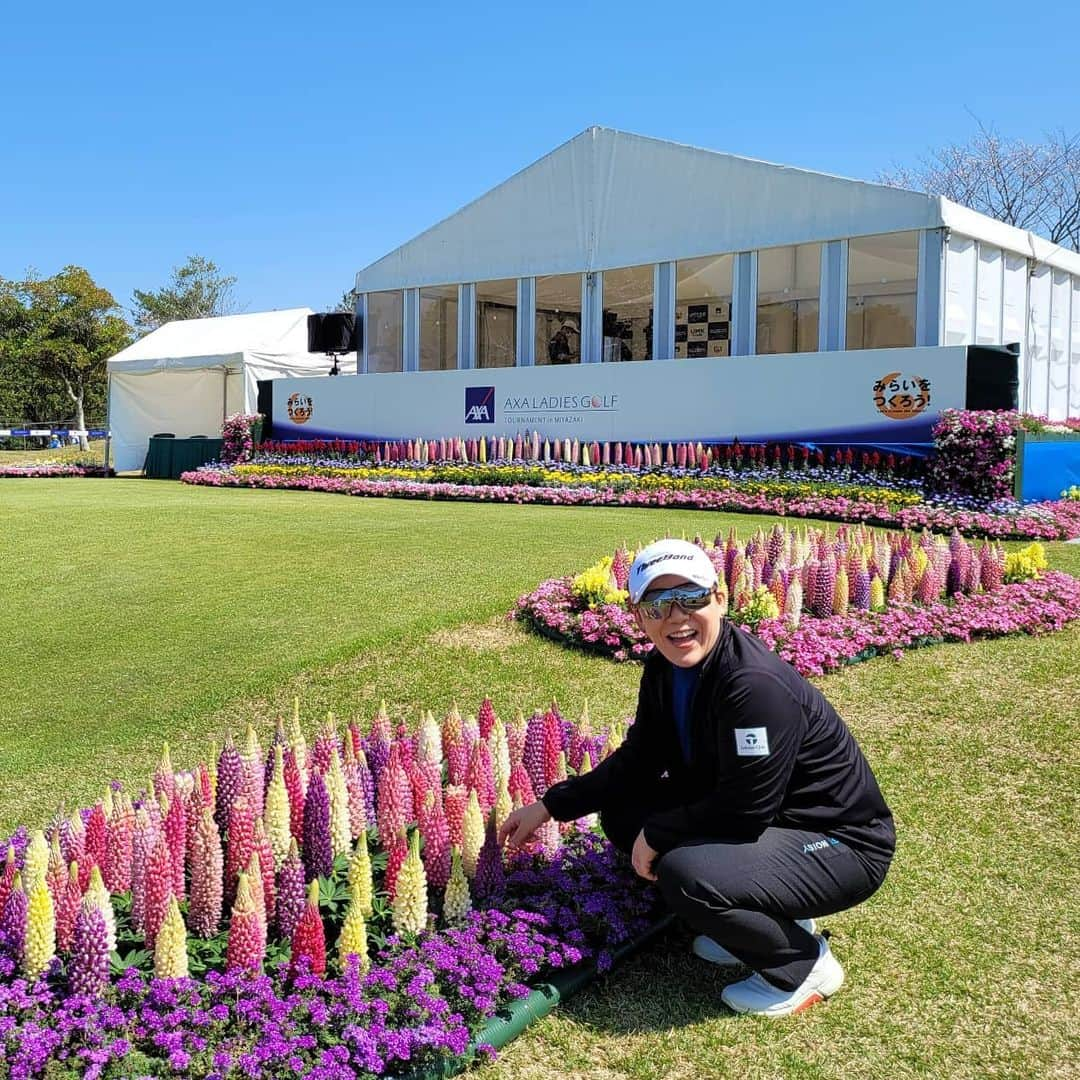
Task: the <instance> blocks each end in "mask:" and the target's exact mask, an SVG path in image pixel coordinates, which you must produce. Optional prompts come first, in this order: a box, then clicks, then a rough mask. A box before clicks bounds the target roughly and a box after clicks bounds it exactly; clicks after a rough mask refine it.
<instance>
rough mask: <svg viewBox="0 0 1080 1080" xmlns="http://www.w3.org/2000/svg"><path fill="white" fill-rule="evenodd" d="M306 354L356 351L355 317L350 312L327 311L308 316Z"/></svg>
mask: <svg viewBox="0 0 1080 1080" xmlns="http://www.w3.org/2000/svg"><path fill="white" fill-rule="evenodd" d="M307 340H308V352H320V353H347V352H355V351H356V316H355V315H354V314H353V313H352V312H351V311H329V312H325V313H323V314H321V315H309V316H308V320H307Z"/></svg>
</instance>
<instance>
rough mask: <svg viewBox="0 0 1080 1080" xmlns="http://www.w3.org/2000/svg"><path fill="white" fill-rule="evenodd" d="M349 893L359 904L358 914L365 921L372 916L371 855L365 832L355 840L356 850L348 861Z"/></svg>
mask: <svg viewBox="0 0 1080 1080" xmlns="http://www.w3.org/2000/svg"><path fill="white" fill-rule="evenodd" d="M348 880H349V891H350V893H351V894H352V896H353V897H354V898H355V899H356V901H357V902H358V903H359V906H360V907H359V909H360V913H361V914H362V915H363V916H364V918H365V919H370V918H371V915H372V906H371V902H372V897H373V895H374V886H373V884H372V880H371V855H370V854H369V852H368V839H367V831H366V830H365V831H364V832H361V833H360V835H359V836H358V837H357V838H356V848H355V849H354V851H353V854H352V858H351V859H350V860H349V878H348Z"/></svg>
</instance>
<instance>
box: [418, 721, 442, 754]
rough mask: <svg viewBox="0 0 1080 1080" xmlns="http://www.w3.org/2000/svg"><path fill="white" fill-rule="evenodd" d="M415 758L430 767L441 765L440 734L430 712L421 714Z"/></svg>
mask: <svg viewBox="0 0 1080 1080" xmlns="http://www.w3.org/2000/svg"><path fill="white" fill-rule="evenodd" d="M416 758H417V760H418V761H422V762H427V763H428V764H431V765H441V764H442V759H443V748H442V732H441V731H440V730H439V725H438V724H437V723H435V717H434V716H432V715H431V712H430V711H429V712H426V713H424V714H423V718H422V719H421V721H420V730H419V732H418V733H417V740H416Z"/></svg>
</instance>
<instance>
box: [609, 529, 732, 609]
mask: <svg viewBox="0 0 1080 1080" xmlns="http://www.w3.org/2000/svg"><path fill="white" fill-rule="evenodd" d="M665 574H675V575H677V576H678V577H681V578H685V579H686V580H687V581H692V582H693V583H694V584H695V585H700V586H701V587H702V588H703V589H707V588H710V587H711V586H713V585H715V584H716V582H717V577H716V567H715V566H713V564H712V559H710V558H709V556H708V555H706V554H705V552H704V551H702V550H701V548H699V547H698V546H697V544H691V543H689V541H686V540H657V541H656V543H654V544H650V545H649V546H648V547H646V548H642V549H641V550H640V551H639V552H638V553H637V558H636V559H634V565H633V566H631V567H630V579H629V582H628V584H627V587H628V589H629V592H630V603H631V604H636V603H637V602H638V601H639V600H640V599H641V597H642V596H643V595H644V593H645V590H646V589H648V587H649V586H650V585H651V584H652V583H653V582H654V581H655V580H656V579H657V578H658V577H663V576H664V575H665Z"/></svg>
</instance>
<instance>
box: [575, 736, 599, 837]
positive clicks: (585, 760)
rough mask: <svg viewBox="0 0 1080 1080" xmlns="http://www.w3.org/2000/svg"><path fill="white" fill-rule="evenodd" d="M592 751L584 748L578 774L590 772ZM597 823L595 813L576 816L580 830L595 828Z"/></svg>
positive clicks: (582, 774)
mask: <svg viewBox="0 0 1080 1080" xmlns="http://www.w3.org/2000/svg"><path fill="white" fill-rule="evenodd" d="M592 768H593V763H592V753H591V752H590V751H589V750H588V749H586V750H585V753H584V754H582V756H581V768H580V769H578V776H584V775H585V774H586V773H590V772H592ZM597 824H598V820H597V816H596V814H586V815H585V817H582V818H578V820H577V826H578V828H579V829H581V830H586V831H587V830H589V829H594V828H596V826H597Z"/></svg>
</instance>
